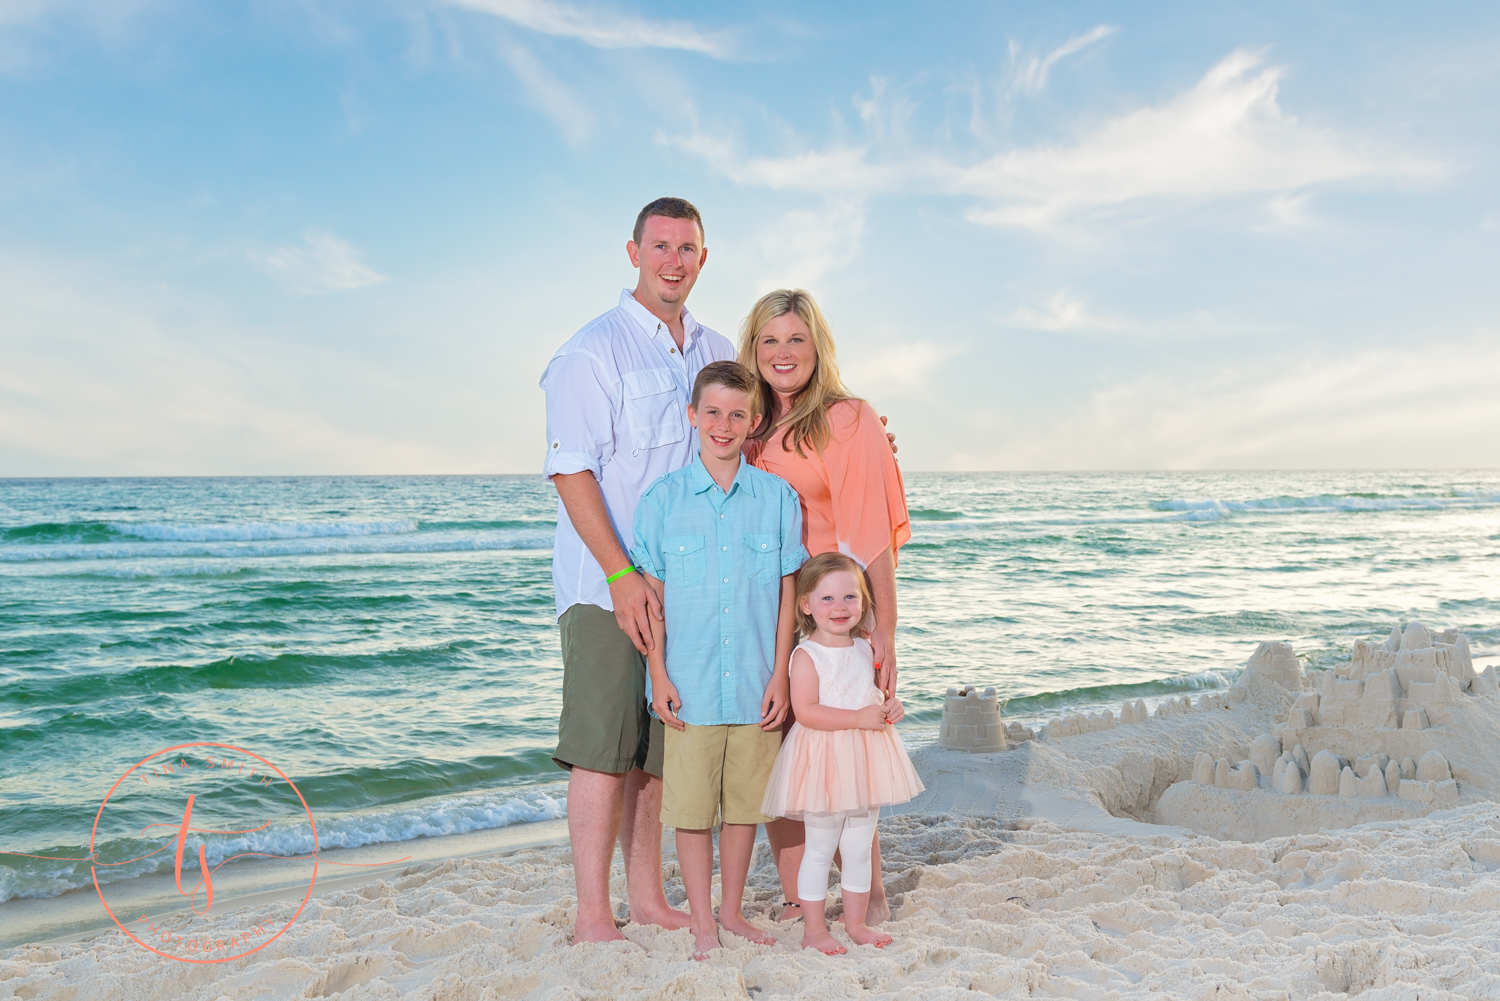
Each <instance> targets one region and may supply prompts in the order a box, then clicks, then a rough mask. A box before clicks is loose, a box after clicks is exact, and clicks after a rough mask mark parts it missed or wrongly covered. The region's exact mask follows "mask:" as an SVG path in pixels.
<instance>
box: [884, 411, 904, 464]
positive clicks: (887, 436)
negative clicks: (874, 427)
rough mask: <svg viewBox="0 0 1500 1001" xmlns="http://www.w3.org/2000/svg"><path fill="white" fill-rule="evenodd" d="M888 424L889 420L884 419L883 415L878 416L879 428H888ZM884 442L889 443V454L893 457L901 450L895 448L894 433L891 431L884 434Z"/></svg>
mask: <svg viewBox="0 0 1500 1001" xmlns="http://www.w3.org/2000/svg"><path fill="white" fill-rule="evenodd" d="M889 422H890V418H888V417H886V416H885V415H884V414H881V415H880V426H881V427H887V426H889ZM885 440H886V441H888V442H890V443H891V454H892V455H895V454H896V453H897V452H899V451H901V449H899V448H897V447H896V434H895V432H893V431H887V432H886V433H885Z"/></svg>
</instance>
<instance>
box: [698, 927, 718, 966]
mask: <svg viewBox="0 0 1500 1001" xmlns="http://www.w3.org/2000/svg"><path fill="white" fill-rule="evenodd" d="M721 948H723V943H721V942H720V941H719V934H718V932H715V933H714V934H712V935H696V936H694V937H693V958H694V959H696V960H698V961H699V962H700V963H701V962H702V961H703V960H705V959H707V958H708V954H709V953H710V952H713V951H714V950H715V949H721Z"/></svg>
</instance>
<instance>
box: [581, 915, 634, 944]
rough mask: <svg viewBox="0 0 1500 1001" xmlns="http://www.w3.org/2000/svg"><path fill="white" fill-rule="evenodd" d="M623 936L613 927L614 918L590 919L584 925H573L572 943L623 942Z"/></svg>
mask: <svg viewBox="0 0 1500 1001" xmlns="http://www.w3.org/2000/svg"><path fill="white" fill-rule="evenodd" d="M624 940H625V936H624V935H621V934H620V929H618V928H616V927H615V922H614V919H613V918H611V919H609V920H607V921H592V922H590V923H588V924H586V925H574V926H573V944H574V945H577V944H578V943H579V942H623V941H624Z"/></svg>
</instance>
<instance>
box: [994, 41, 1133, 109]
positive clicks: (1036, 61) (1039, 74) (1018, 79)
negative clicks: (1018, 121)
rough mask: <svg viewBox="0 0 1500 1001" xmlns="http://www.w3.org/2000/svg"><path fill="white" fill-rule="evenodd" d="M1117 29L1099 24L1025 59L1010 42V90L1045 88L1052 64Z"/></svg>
mask: <svg viewBox="0 0 1500 1001" xmlns="http://www.w3.org/2000/svg"><path fill="white" fill-rule="evenodd" d="M1119 30H1120V29H1119V28H1116V27H1113V26H1111V25H1108V24H1101V25H1099V26H1098V27H1097V28H1095V29H1094V30H1093V31H1089V32H1085V33H1084V34H1082V35H1075V36H1074V37H1072V38H1070V39H1068V40H1067V41H1066V42H1064V43H1062V44H1061V45H1059V46H1058V47H1057V48H1055V49H1053V50H1052V51H1051V52H1049V53H1047V54H1046V55H1044V56H1032V57H1031V58H1029V59H1025V60H1022V59H1021V58H1020V54H1021V47H1020V45H1019V44H1017V43H1016V42H1012V43H1011V45H1010V55H1011V60H1012V66H1013V68H1012V72H1011V81H1010V89H1011V91H1012V92H1019V93H1023V94H1034V93H1036V92H1037V91H1039V90H1045V89H1046V87H1047V75H1048V74H1049V73H1051V72H1052V66H1053V64H1055V63H1056V62H1057V61H1058V60H1059V59H1066V58H1067V57H1068V56H1071V55H1074V54H1076V53H1079V52H1082V51H1083V50H1084V49H1086V48H1088V47H1089V46H1090V45H1093V44H1094V43H1095V42H1100V41H1103V40H1104V39H1106V38H1108V37H1109V36H1110V35H1113V34H1114V33H1115V32H1117V31H1119Z"/></svg>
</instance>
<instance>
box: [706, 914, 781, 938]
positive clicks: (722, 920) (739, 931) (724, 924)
mask: <svg viewBox="0 0 1500 1001" xmlns="http://www.w3.org/2000/svg"><path fill="white" fill-rule="evenodd" d="M719 927H720V928H723V929H724V930H725V931H731V932H734V933H735V934H736V935H738V936H739V937H740V938H743V939H748V940H749V941H751V942H754V943H755V944H756V945H775V944H776V939H775V938H773V937H772V936H771V935H769V934H767V933H766V932H763V931H761V930H760V929H759V928H757V927H755V926H754V925H753V924H751V923H750V922H748V921H746V920H745V916H744V915H743V914H725V913H724V912H723V911H720V912H719Z"/></svg>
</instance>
